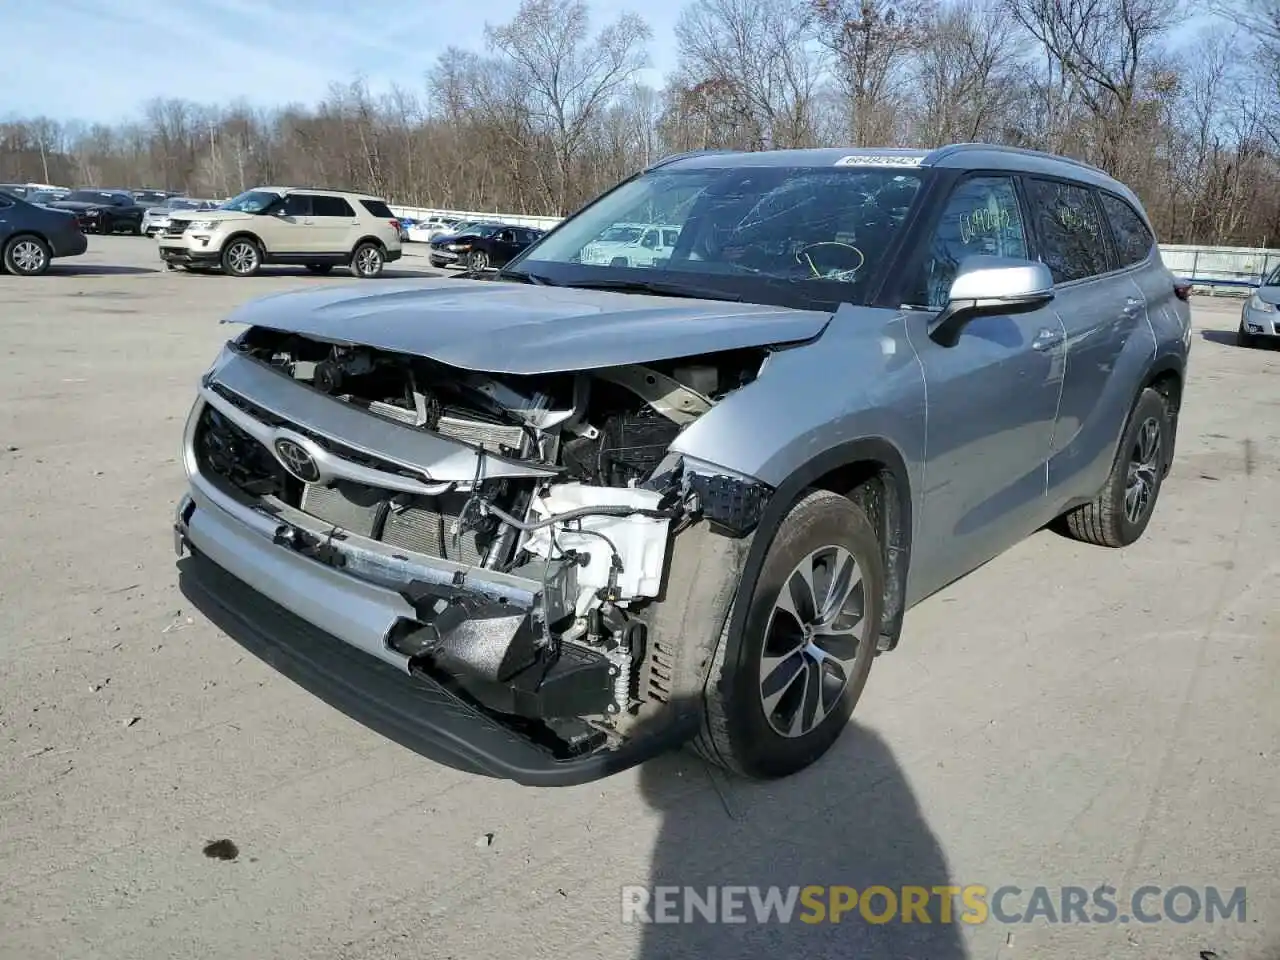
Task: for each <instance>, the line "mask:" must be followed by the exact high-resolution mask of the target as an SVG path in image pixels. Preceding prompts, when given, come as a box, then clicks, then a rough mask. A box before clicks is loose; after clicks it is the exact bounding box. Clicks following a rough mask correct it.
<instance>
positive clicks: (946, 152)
mask: <svg viewBox="0 0 1280 960" xmlns="http://www.w3.org/2000/svg"><path fill="white" fill-rule="evenodd" d="M979 150H991V151H995V152H996V153H1009V154H1014V155H1015V156H1022V157H1039V158H1040V159H1041V160H1056V161H1059V162H1061V163H1069V164H1071V165H1072V166H1076V167H1081V168H1083V169H1085V170H1092V171H1093V172H1094V173H1100V174H1102V175H1103V176H1104V177H1110V176H1111V174H1109V173H1107V171H1105V170H1103V169H1102V168H1101V167H1098V166H1095V165H1094V164H1092V163H1088V162H1086V161H1084V160H1077V159H1076V158H1075V157H1067V156H1063V155H1062V154H1060V153H1047V152H1046V151H1044V150H1029V149H1027V148H1026V147H1011V146H1008V145H1006V144H1003V143H952V144H948V145H947V146H945V147H939V148H938V149H937V150H934V151H933V152H932V153H931V154H929V161H930V162H931V163H936V162H937V161H938V160H943V159H945V158H946V157H950V156H954V155H955V154H958V153H970V152H977V151H979Z"/></svg>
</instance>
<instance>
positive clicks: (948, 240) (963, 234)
mask: <svg viewBox="0 0 1280 960" xmlns="http://www.w3.org/2000/svg"><path fill="white" fill-rule="evenodd" d="M974 256H986V257H1015V258H1018V259H1023V260H1025V259H1026V257H1027V236H1026V231H1025V230H1024V229H1023V224H1022V210H1021V209H1020V208H1019V206H1018V192H1017V190H1016V189H1014V185H1013V180H1012V178H1010V177H970V178H969V179H967V180H964V181H963V182H961V183H960V184H958V185H957V186H956V188H955V190H954V191H953V192H952V194H951V198H950V199H949V200H948V201H947V205H946V208H945V209H944V210H943V212H942V219H941V220H939V221H938V226H937V228H936V229H935V230H934V233H933V239H932V241H930V244H929V246H928V248H927V249H926V251H925V258H924V264H923V266H922V270H921V273H920V276H919V279H918V280H917V282H916V284H915V287H914V288H913V289H912V290H910V291H909V293H910V294H911V296H910V298H909V299H910V302H911V303H912V304H915V305H920V306H928V307H932V308H934V309H938V310H940V309H942V308H943V307H944V306H946V304H947V298H948V296H949V295H950V291H951V282H952V281H953V280H954V279H955V277H956V272H957V271H958V270H959V269H960V264H961V263H962V262H964V260H965V259H966V258H968V257H974Z"/></svg>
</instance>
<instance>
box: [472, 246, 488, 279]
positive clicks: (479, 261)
mask: <svg viewBox="0 0 1280 960" xmlns="http://www.w3.org/2000/svg"><path fill="white" fill-rule="evenodd" d="M467 269H468V270H471V271H473V272H475V273H483V272H484V271H485V270H488V269H489V254H488V253H486V252H485V251H483V250H472V251H471V255H470V256H469V257H467Z"/></svg>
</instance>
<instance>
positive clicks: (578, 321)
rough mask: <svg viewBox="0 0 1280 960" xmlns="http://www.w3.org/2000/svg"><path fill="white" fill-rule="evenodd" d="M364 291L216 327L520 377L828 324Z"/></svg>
mask: <svg viewBox="0 0 1280 960" xmlns="http://www.w3.org/2000/svg"><path fill="white" fill-rule="evenodd" d="M370 286H373V284H370V283H369V282H367V281H366V282H364V283H360V284H355V285H349V286H342V287H331V286H323V287H316V288H313V289H308V290H301V291H296V292H292V293H282V294H276V295H275V296H270V297H265V298H263V299H261V300H255V301H253V302H251V303H247V304H245V305H244V306H242V307H240V308H238V309H237V310H235V311H234V312H233V313H231V315H230V316H228V317H227V318H226V319H225V320H224V321H223V322H224V323H243V324H249V325H252V326H260V327H267V328H269V329H272V330H281V331H285V332H290V333H298V334H302V335H303V336H308V337H313V338H315V339H318V340H325V341H328V342H333V343H341V344H361V345H365V346H369V347H374V348H377V349H380V350H388V351H392V352H397V353H407V354H414V355H417V356H422V357H429V358H431V359H433V360H437V361H439V362H441V363H445V364H449V365H450V366H454V367H459V368H461V369H464V370H477V371H483V372H486V373H510V374H522V375H527V374H539V373H557V372H561V371H568V370H591V369H597V368H600V367H612V366H621V365H624V364H631V363H651V362H653V361H655V360H667V359H673V358H676V357H689V356H697V355H699V354H703V353H712V352H715V351H719V350H734V349H739V348H744V347H764V346H770V345H772V344H781V343H794V342H797V341H801V340H808V339H811V338H812V337H815V336H817V335H818V334H819V333H821V332H822V331H823V329H824V328H825V327H826V325H827V324H828V323H829V322H830V320H831V314H829V313H826V312H824V311H815V310H788V309H785V308H782V307H771V306H762V305H759V304H745V303H726V302H722V301H718V300H686V299H683V298H677V297H659V296H647V295H640V294H630V293H616V292H612V291H602V290H581V289H569V288H565V287H550V286H536V285H532V284H524V283H504V282H501V281H480V280H452V279H450V280H417V281H409V282H401V283H395V284H391V283H385V282H384V283H378V284H377V285H376V287H377V289H376V290H372V291H371V290H370V289H369V288H370Z"/></svg>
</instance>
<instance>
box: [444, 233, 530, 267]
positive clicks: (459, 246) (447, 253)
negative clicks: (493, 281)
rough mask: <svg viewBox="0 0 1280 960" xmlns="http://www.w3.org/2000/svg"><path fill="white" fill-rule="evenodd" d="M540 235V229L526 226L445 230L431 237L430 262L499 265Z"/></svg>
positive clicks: (458, 264)
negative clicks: (460, 230)
mask: <svg viewBox="0 0 1280 960" xmlns="http://www.w3.org/2000/svg"><path fill="white" fill-rule="evenodd" d="M541 236H542V232H541V231H539V230H533V229H531V228H529V227H513V226H511V225H510V224H506V223H475V224H472V225H471V226H469V227H467V228H466V229H465V230H463V231H462V232H461V233H447V234H445V235H443V236H440V237H436V238H435V239H434V240H432V241H431V265H432V266H433V267H466V268H467V269H469V270H488V269H489V268H490V267H500V266H502V265H503V264H505V263H506V262H507V261H508V260H510V259H511V258H512V257H514V256H515V255H516V254H518V253H521V252H522V251H523V250H524V249H525V247H528V246H529V245H530V244H532V243H533V242H534V241H535V240H537V239H538V238H539V237H541Z"/></svg>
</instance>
